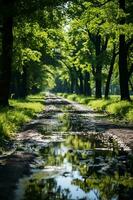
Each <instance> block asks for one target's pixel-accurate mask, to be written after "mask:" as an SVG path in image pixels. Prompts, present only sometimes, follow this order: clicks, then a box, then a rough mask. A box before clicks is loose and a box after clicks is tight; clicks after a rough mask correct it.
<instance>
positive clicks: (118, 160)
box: [22, 134, 133, 200]
mask: <svg viewBox="0 0 133 200" xmlns="http://www.w3.org/2000/svg"><path fill="white" fill-rule="evenodd" d="M103 147H104V150H103V149H102V148H103ZM110 148H113V150H111V151H110V150H109V149H110ZM40 154H41V156H42V157H43V159H44V160H45V168H49V167H51V169H52V166H53V171H51V172H50V171H45V168H44V169H43V170H44V171H43V170H42V171H43V173H42V174H41V175H40V174H39V173H40V171H41V170H40V171H39V172H35V173H34V174H33V175H32V176H31V177H30V178H28V179H27V180H26V181H23V182H22V184H23V185H24V187H23V188H24V198H23V200H45V199H47V200H67V199H68V200H74V199H80V200H81V199H82V200H83V199H88V200H118V199H119V200H131V199H132V196H133V178H132V174H133V173H132V166H133V162H132V156H129V155H128V154H126V153H124V152H121V151H120V150H119V149H118V146H117V145H116V144H115V143H114V141H113V140H112V141H111V142H109V141H108V142H107V141H104V137H103V139H102V135H101V136H99V134H98V135H97V134H95V135H94V134H92V135H89V136H81V135H69V136H66V140H65V141H64V142H53V143H51V144H50V145H49V146H48V147H44V148H43V149H41V151H40ZM56 167H57V169H58V167H60V168H61V170H57V172H56V170H54V168H55V169H56ZM62 169H63V170H62Z"/></svg>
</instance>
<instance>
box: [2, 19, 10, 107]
mask: <svg viewBox="0 0 133 200" xmlns="http://www.w3.org/2000/svg"><path fill="white" fill-rule="evenodd" d="M12 30H13V17H12V16H4V17H3V28H2V69H1V75H2V76H1V80H0V105H1V106H8V105H9V101H8V99H9V96H10V81H11V65H12V49H13V32H12Z"/></svg>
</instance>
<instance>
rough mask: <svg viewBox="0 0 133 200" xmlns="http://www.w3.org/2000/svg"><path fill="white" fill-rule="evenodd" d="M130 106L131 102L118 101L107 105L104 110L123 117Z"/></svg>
mask: <svg viewBox="0 0 133 200" xmlns="http://www.w3.org/2000/svg"><path fill="white" fill-rule="evenodd" d="M131 107H132V104H131V103H130V102H128V101H119V102H117V103H112V104H110V105H108V106H107V108H106V110H107V112H108V113H110V114H112V115H114V116H118V117H120V118H122V117H125V115H126V113H128V111H129V109H130V108H131Z"/></svg>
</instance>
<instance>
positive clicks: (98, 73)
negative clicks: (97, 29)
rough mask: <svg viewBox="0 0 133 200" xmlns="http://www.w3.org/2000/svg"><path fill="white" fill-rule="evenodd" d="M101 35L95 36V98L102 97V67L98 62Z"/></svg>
mask: <svg viewBox="0 0 133 200" xmlns="http://www.w3.org/2000/svg"><path fill="white" fill-rule="evenodd" d="M100 46H101V36H100V35H98V36H97V38H96V58H97V65H96V73H95V81H96V82H95V85H96V91H95V96H96V98H98V99H99V98H102V67H101V65H100V63H99V56H100V53H101V47H100Z"/></svg>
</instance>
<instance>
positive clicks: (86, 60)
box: [0, 0, 133, 106]
mask: <svg viewBox="0 0 133 200" xmlns="http://www.w3.org/2000/svg"><path fill="white" fill-rule="evenodd" d="M132 6H133V5H132V1H131V0H127V1H125V0H115V1H112V0H104V1H103V0H96V1H91V0H90V1H83V0H75V1H74V0H73V1H72V0H71V1H67V0H56V1H48V0H46V1H44V0H37V1H33V0H18V1H16V0H0V23H1V26H0V31H1V35H0V36H1V38H0V41H1V50H0V51H1V62H0V67H1V68H0V105H2V106H8V105H9V98H10V95H11V93H15V95H16V97H19V95H20V94H17V93H19V91H21V92H20V93H21V95H20V96H21V97H23V98H25V97H26V95H27V94H28V93H29V92H37V91H38V88H39V89H40V88H41V86H42V85H44V86H45V85H47V83H49V78H47V82H45V78H46V77H45V76H46V74H47V73H49V74H52V76H54V70H55V69H54V70H53V71H52V72H51V69H52V66H55V67H57V66H58V67H59V66H60V65H61V63H64V65H65V67H66V69H67V73H68V74H69V77H68V78H66V79H65V81H64V85H66V86H67V85H69V89H70V91H71V92H74V91H75V90H76V88H77V87H78V90H79V92H80V93H84V94H86V95H91V87H90V72H92V74H93V77H94V83H95V96H96V98H101V97H102V81H103V74H102V70H103V68H104V67H105V66H106V65H110V68H109V71H108V76H107V81H106V88H105V97H106V98H107V97H108V95H109V86H110V81H111V77H112V73H113V68H114V64H115V62H116V60H119V61H118V65H119V72H118V73H119V85H120V94H121V100H130V95H129V84H130V85H131V87H132V82H131V75H132V72H133V65H132V59H131V57H132V53H131V50H132V41H133V35H132ZM109 15H110V16H109ZM77 22H78V23H77ZM76 23H77V25H76ZM24 24H25V25H24ZM29 24H30V25H29ZM30 26H31V27H30ZM63 26H64V28H63ZM70 26H71V28H70ZM24 27H25V28H24ZM61 27H62V28H61ZM22 28H23V31H22ZM59 28H60V31H59ZM29 29H30V31H29ZM37 29H39V31H40V32H39V31H38V32H37ZM64 30H65V31H64ZM24 31H25V32H24ZM28 31H29V32H28ZM50 31H51V32H50ZM61 31H62V33H63V34H64V36H62V33H61ZM63 31H64V32H63ZM33 32H34V34H33ZM67 33H68V35H67V36H66V38H67V37H69V36H70V38H69V42H68V43H70V44H71V46H69V45H68V44H67V45H68V46H67V45H66V46H65V48H64V46H63V45H64V44H65V42H64V44H63V43H61V42H62V40H63V37H65V34H67ZM84 33H85V35H84V36H83V37H82V34H84ZM24 34H25V35H24ZM32 34H33V35H32ZM35 36H36V38H35ZM78 37H79V38H80V39H79V38H78ZM44 38H45V39H44ZM87 38H88V39H87ZM117 38H118V39H117ZM31 41H32V44H31ZM49 41H50V42H49ZM48 42H49V44H48ZM55 43H56V44H55ZM60 45H62V46H60ZM87 45H88V47H87ZM37 46H38V49H37ZM109 46H110V53H109V51H108V53H109V55H108V53H107V48H108V49H109ZM70 47H72V49H71V50H70ZM83 47H84V48H83ZM68 50H69V51H68ZM62 51H63V53H62ZM66 52H67V53H66ZM14 55H15V56H14ZM117 55H118V56H119V57H118V58H119V59H117ZM71 58H73V60H71ZM20 60H21V62H20ZM14 63H15V64H14ZM20 63H21V65H20ZM34 65H37V66H38V68H37V69H36V71H35V69H33V68H34V67H33V68H32V67H31V68H30V67H29V66H34ZM14 66H15V67H14ZM90 68H91V69H90ZM33 71H34V75H33ZM37 73H38V74H37ZM41 74H43V77H42V75H41ZM35 75H36V76H35ZM31 76H32V81H31V78H30V77H31ZM60 76H61V75H60ZM76 76H77V77H78V80H77V78H76ZM39 81H40V82H41V81H42V82H41V84H40V85H41V86H40V85H39V84H38V82H39ZM20 82H21V83H20ZM31 82H32V84H31ZM44 82H45V83H44ZM79 83H80V84H79ZM28 84H29V85H30V86H29V88H28V86H27V85H28ZM18 85H21V90H20V88H19V87H18ZM38 85H39V86H38ZM16 88H17V89H16ZM41 89H42V88H41ZM22 91H23V92H22Z"/></svg>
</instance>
